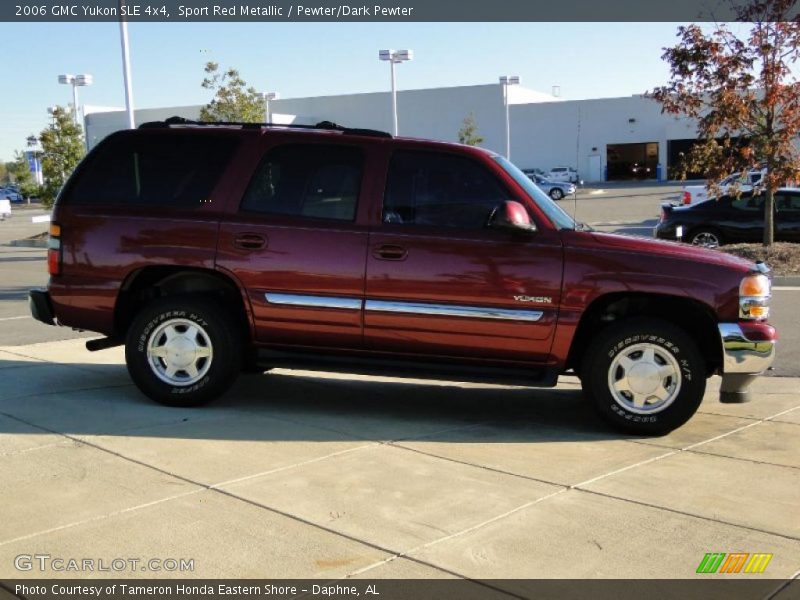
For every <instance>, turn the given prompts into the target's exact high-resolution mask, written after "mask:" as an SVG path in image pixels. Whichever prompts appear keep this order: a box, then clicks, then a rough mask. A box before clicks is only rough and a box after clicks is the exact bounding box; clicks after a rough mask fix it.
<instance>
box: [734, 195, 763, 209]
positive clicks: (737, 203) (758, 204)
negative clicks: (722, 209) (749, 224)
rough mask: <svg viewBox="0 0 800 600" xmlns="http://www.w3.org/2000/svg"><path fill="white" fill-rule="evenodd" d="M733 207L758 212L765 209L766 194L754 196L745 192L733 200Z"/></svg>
mask: <svg viewBox="0 0 800 600" xmlns="http://www.w3.org/2000/svg"><path fill="white" fill-rule="evenodd" d="M731 207H733V208H735V209H737V210H744V211H750V212H758V211H763V210H764V196H763V195H760V196H752V195H750V194H747V195H745V194H743V195H741V196H739V197H738V198H734V199H733V200H731Z"/></svg>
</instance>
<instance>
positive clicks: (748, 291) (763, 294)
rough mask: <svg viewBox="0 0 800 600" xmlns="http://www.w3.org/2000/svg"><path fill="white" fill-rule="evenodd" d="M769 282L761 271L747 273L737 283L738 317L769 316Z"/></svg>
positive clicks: (760, 317)
mask: <svg viewBox="0 0 800 600" xmlns="http://www.w3.org/2000/svg"><path fill="white" fill-rule="evenodd" d="M769 299H770V282H769V277H767V276H766V275H762V274H761V273H754V274H752V275H748V276H747V277H745V278H744V279H742V282H741V283H740V284H739V318H740V319H752V320H760V319H766V318H767V317H769Z"/></svg>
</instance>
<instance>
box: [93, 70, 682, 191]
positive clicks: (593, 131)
mask: <svg viewBox="0 0 800 600" xmlns="http://www.w3.org/2000/svg"><path fill="white" fill-rule="evenodd" d="M508 91H509V97H508V101H509V119H510V127H511V160H512V161H513V162H514V163H515V164H517V165H518V166H519V167H521V168H538V169H542V170H544V171H547V170H549V169H550V168H552V167H555V166H569V167H575V168H577V170H578V173H579V176H580V178H581V179H583V180H585V181H586V182H598V181H615V180H625V179H634V178H635V179H656V178H660V179H667V176H668V173H670V167H671V166H674V165H675V164H676V163H677V160H678V156H679V155H680V153H681V152H684V151H686V150H687V149H688V148H689V147H690V146H691V144H692V142H693V141H694V139H695V137H696V123H695V122H694V121H693V120H690V119H685V118H675V117H673V116H670V115H665V114H662V113H661V107H660V105H659V104H658V103H657V102H655V101H653V100H651V99H649V98H645V97H644V96H640V95H637V96H630V97H624V98H598V99H591V100H573V101H570V100H564V99H562V98H559V97H556V96H553V95H550V94H545V93H541V92H537V91H534V90H530V89H527V88H525V87H522V86H519V85H516V86H509V87H508ZM269 108H270V113H271V114H272V121H273V122H275V123H283V124H289V123H294V124H301V125H312V124H314V123H317V122H319V121H333V122H335V123H338V124H340V125H345V126H349V127H363V128H370V129H380V130H384V131H391V130H392V112H391V96H390V93H389V92H377V93H365V94H347V95H340V96H316V97H310V98H286V99H278V100H272V101H271V102H270V103H269ZM200 109H201V107H200V106H177V107H167V108H156V109H140V110H137V111H136V112H135V121H136V124H137V125H138V124H141V123H145V122H148V121H159V120H164V119H166V118H168V117H171V116H180V117H184V118H187V119H198V118H199V116H200ZM397 112H398V120H399V131H400V135H402V136H408V137H421V138H428V139H435V140H444V141H457V140H458V131H459V129H460V128H461V126H462V124H463V121H464V118H465V117H466V116H467V115H469V114H470V113H472V114H473V115H474V117H475V121H476V123H477V132H478V134H479V135H480V136H481V137H483V140H484V141H483V142H482V143H481V146H482V147H484V148H488V149H490V150H493V151H495V152H498V153H504V152H505V147H506V142H505V132H506V128H505V127H506V121H505V104H504V101H503V88H502V87H501V86H500V85H498V84H490V85H475V86H462V87H447V88H431V89H421V90H403V91H400V92H398V93H397ZM126 123H127V118H126V115H125V113H124V111H121V110H116V111H114V110H112V111H108V110H106V111H105V112H92V111H91V107H87V111H86V117H85V126H86V138H87V144H88V146H89V147H90V148H91V147H92V146H94V145H95V144H97V143H98V142H99V141H100V140H102V139H103V138H104V137H106V136H107V135H108V134H110V133H112V132H114V131H117V130H120V129H124V128H125V126H126Z"/></svg>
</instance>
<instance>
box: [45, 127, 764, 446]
mask: <svg viewBox="0 0 800 600" xmlns="http://www.w3.org/2000/svg"><path fill="white" fill-rule="evenodd" d="M48 267H49V271H50V280H49V284H48V286H47V290H35V291H32V292H31V293H30V304H31V310H32V313H33V315H34V317H36V318H37V319H38V320H40V321H42V322H44V323H49V324H58V325H63V326H67V327H73V328H77V329H85V330H90V331H96V332H98V333H100V334H102V335H103V336H105V337H104V338H102V339H98V340H92V341H89V342H87V348H88V349H89V350H99V349H102V348H106V347H110V346H114V345H122V344H124V345H125V357H126V361H127V366H128V370H129V372H130V375H131V377H132V378H133V380H134V382H135V383H136V385H137V386H138V387H139V389H141V391H142V392H144V393H145V394H146V395H147V396H149V397H150V398H152V399H154V400H156V401H158V402H161V403H164V404H169V405H177V406H189V405H197V404H201V403H204V402H207V401H209V400H212V399H213V398H215V397H217V396H219V395H221V394H223V393H224V392H225V391H226V390H228V388H229V387H230V386H231V384H232V383H233V381H234V380H235V379H236V377H237V376H238V375H239V374H240V373H241V372H243V371H244V372H263V371H266V370H269V369H270V368H275V367H291V368H302V369H308V370H321V371H341V372H347V373H362V374H389V375H401V376H409V377H415V378H438V379H451V380H457V381H482V382H495V383H511V384H518V385H530V386H534V387H537V386H538V387H546V386H553V385H555V384H556V382H557V379H558V376H559V374H562V373H566V372H574V373H575V374H576V375H577V376H578V377H579V378H580V380H581V383H582V386H583V391H584V394H585V396H586V398H587V400H588V401H589V402H591V403H592V404H593V405H594V407H595V408H596V409H597V411H598V412H599V414H600V415H601V416H602V417H603V418H604V419H605V420H606V421H608V422H609V423H610V424H611V425H613V426H615V427H617V428H620V429H623V430H626V431H632V432H636V433H639V434H645V435H646V434H663V433H665V432H668V431H670V430H672V429H674V428H676V427H679V426H680V425H682V424H683V423H685V422H686V421H687V420H688V419H689V418H690V417H691V416H692V415H693V414H694V413H695V411H696V410H697V408H698V406H699V405H700V402H701V400H702V399H703V394H704V392H705V388H706V380H707V378H708V377H710V376H712V375H714V374H719V375H721V376H722V384H721V392H720V400H721V401H723V402H741V401H745V400H746V399H747V396H748V386H749V385H750V383H751V381H752V380H753V379H754V378H755V377H757V376H758V375H759V374H761V373H763V372H764V371H765V370H766V369H767V368H768V367H769V366H770V364H771V363H772V360H773V357H774V350H775V343H776V340H777V333H776V331H775V329H774V328H773V327H771V326H770V325H769V324H768V322H767V318H768V316H769V300H770V293H771V291H770V287H771V280H770V277H769V271H768V269H767V267H766V266H765V265H763V264H753V263H750V262H747V261H744V260H741V259H738V258H735V257H732V256H729V255H726V254H723V253H721V252H719V251H716V250H712V249H707V248H698V247H692V246H687V245H682V244H678V243H674V242H668V241H660V240H652V239H644V238H634V237H625V236H620V235H612V234H603V233H598V232H595V231H592V230H591V229H590V228H588V227H586V226H584V225H581V224H579V223H576V222H574V221H573V219H572V218H570V216H569V215H567V213H565V212H564V211H563V210H562V209H561V208H560V207H559V206H558V205H557V204H556V203H555V202H554V201H553V200H552V199H551V198H550V197H548V196H547V195H546V194H545V193H543V192H542V191H541V190H540V189H539V188H538V187H537V186H536V185H535V184H534V183H533V182H532V181H531V179H530V178H529V177H528V176H526V175H525V174H524V173H522V172H521V171H520V170H519V169H517V168H516V167H515V166H514V165H512V164H511V163H509V162H508V161H506V160H505V159H504V158H502V157H501V156H498V155H497V154H494V153H492V152H489V151H486V150H482V149H479V148H474V147H468V146H461V145H457V144H449V143H442V142H432V141H425V140H415V139H404V138H393V137H392V136H390V135H388V134H386V133H383V132H379V131H372V130H363V129H349V128H345V127H340V126H338V125H335V124H333V123H329V122H323V123H320V124H318V125H316V126H307V127H301V126H262V125H253V124H236V123H231V124H211V125H209V124H200V123H194V122H190V121H185V120H182V119H178V118H173V119H169V120H167V121H165V122H156V123H148V124H145V125H142V126H141V127H140V128H139V129H137V130H132V131H123V132H118V133H115V134H113V135H110V136H109V137H108V138H106V139H105V140H104V141H103V142H101V143H100V144H99V145H98V146H97V147H96V148H95V149H94V150H92V152H91V153H90V154H89V155H88V156H87V157H86V159H85V160H84V161H83V162H82V163H81V165H80V166H79V167H78V168H77V169H76V171H75V172H74V174H73V175H72V177H71V178H70V179H69V181H68V182H67V184H66V185H65V186H64V188H63V190H62V191H61V194H60V196H59V198H58V200H57V202H56V205H55V208H54V210H53V215H52V224H51V227H50V240H49V250H48ZM263 393H264V397H265V398H269V394H270V383H269V376H265V377H264V382H263ZM535 401H536V398H535V393H533V392H532V393H531V402H535Z"/></svg>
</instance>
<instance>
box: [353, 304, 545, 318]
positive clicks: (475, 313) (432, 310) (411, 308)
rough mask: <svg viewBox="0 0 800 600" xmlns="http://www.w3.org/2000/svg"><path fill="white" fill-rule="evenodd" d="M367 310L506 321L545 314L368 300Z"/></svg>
mask: <svg viewBox="0 0 800 600" xmlns="http://www.w3.org/2000/svg"><path fill="white" fill-rule="evenodd" d="M364 308H365V310H368V311H373V312H390V313H403V314H413V315H435V316H439V317H470V318H473V319H501V320H505V321H532V322H535V321H538V320H539V319H541V318H542V316H543V315H544V313H543V312H542V311H540V310H510V309H505V308H491V307H482V306H459V305H456V304H425V303H422V302H396V301H394V302H388V301H385V300H367V301H366V302H365V304H364Z"/></svg>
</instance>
